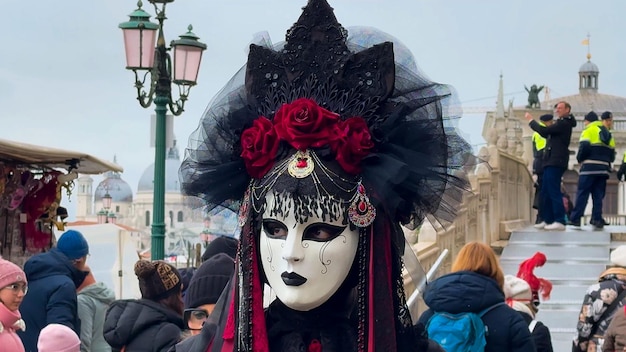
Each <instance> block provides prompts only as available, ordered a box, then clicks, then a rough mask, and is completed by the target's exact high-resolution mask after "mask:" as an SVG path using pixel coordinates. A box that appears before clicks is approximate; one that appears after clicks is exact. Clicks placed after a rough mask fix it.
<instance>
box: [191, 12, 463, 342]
mask: <svg viewBox="0 0 626 352" xmlns="http://www.w3.org/2000/svg"><path fill="white" fill-rule="evenodd" d="M369 34H370V33H359V34H357V35H353V34H352V33H349V32H348V31H346V30H345V29H344V28H343V27H342V26H341V25H340V24H339V23H338V22H337V20H336V18H335V16H334V14H333V9H332V8H331V7H330V6H329V5H328V3H327V2H326V1H325V0H309V3H308V4H307V6H306V7H304V9H303V13H302V15H301V16H300V18H299V19H298V21H297V22H296V23H295V24H294V25H293V26H292V28H291V29H290V30H289V31H287V35H286V41H285V43H284V45H281V46H272V45H271V44H266V45H256V44H252V45H251V46H250V52H249V56H248V61H247V64H246V66H245V67H244V68H242V69H241V70H240V71H239V72H238V73H237V74H236V75H235V76H234V77H233V78H232V79H231V81H230V82H229V83H228V85H227V86H226V87H225V88H224V89H222V91H221V92H220V93H219V94H218V96H217V97H216V98H215V99H214V100H213V101H212V103H211V104H210V106H209V108H208V109H207V111H206V112H205V114H204V116H203V118H202V120H201V122H200V126H199V128H198V129H197V130H196V132H194V134H193V135H192V136H191V138H190V142H189V147H188V148H187V150H186V155H185V160H184V161H183V164H182V166H181V169H180V178H181V182H182V186H183V190H184V192H185V193H186V194H187V195H193V196H196V197H199V198H201V199H203V200H204V202H205V204H206V205H207V207H208V208H209V209H212V208H215V207H217V206H222V207H227V208H230V209H232V210H234V211H240V217H241V225H242V232H241V236H242V237H241V247H240V252H239V261H238V271H239V273H240V275H239V276H238V278H237V281H238V283H237V284H236V285H233V290H234V293H233V295H232V297H229V299H230V300H232V306H233V307H235V308H233V309H232V310H233V311H231V312H230V315H229V318H228V319H227V320H228V323H225V326H226V327H225V328H224V329H225V330H224V333H223V335H224V336H223V338H224V341H225V342H224V344H232V345H233V348H234V350H243V351H252V350H254V351H263V350H267V341H266V340H267V333H266V331H265V328H264V327H261V325H263V324H262V322H263V321H264V320H263V319H262V315H263V312H262V308H261V292H260V285H261V283H260V281H259V280H260V278H261V276H262V273H261V272H260V269H259V262H258V256H257V251H258V248H257V245H258V244H257V242H256V241H257V240H256V239H257V238H258V233H259V231H260V222H259V219H258V217H259V213H260V210H259V209H258V207H255V206H256V205H258V204H257V203H258V201H259V200H260V199H263V196H264V195H265V194H266V193H267V192H268V191H269V190H273V191H278V192H283V193H285V192H286V193H289V194H291V196H292V197H293V198H294V199H295V200H296V201H298V199H300V200H301V199H302V197H304V198H307V197H309V198H310V197H312V196H313V197H317V198H319V199H321V200H320V201H319V202H318V204H317V205H316V206H322V207H327V208H329V209H330V208H333V209H339V210H338V211H339V212H344V213H346V214H348V217H349V218H350V221H351V222H352V224H354V225H355V226H357V227H359V228H360V236H361V241H360V245H359V246H360V247H359V254H358V256H359V258H357V259H358V260H359V262H358V267H359V278H358V281H359V282H358V291H359V295H358V296H359V297H358V313H359V314H358V315H359V317H358V320H359V322H358V329H357V330H358V348H357V350H358V351H374V350H377V351H378V350H403V349H402V346H403V345H406V343H405V342H406V341H405V340H406V339H410V337H407V336H409V335H410V332H409V330H410V329H411V322H410V317H409V316H408V311H407V310H406V304H405V302H404V293H403V289H402V277H401V269H402V261H401V259H400V256H401V254H402V253H403V252H404V247H403V245H404V238H403V232H402V230H401V228H400V226H399V225H400V224H404V225H405V226H408V227H410V228H415V227H416V226H418V225H419V224H421V222H422V221H423V220H424V218H425V217H427V216H428V217H432V219H433V220H435V221H439V222H443V223H446V222H449V221H452V220H453V219H454V216H455V210H456V208H457V205H458V203H459V202H460V201H461V195H462V190H463V189H465V186H466V183H465V181H464V180H463V179H461V178H458V177H456V176H455V174H456V171H457V170H459V169H460V168H461V167H462V166H463V165H462V164H463V161H464V160H465V157H466V156H467V155H469V153H470V151H469V147H468V145H467V144H466V143H465V142H464V141H463V139H462V138H460V137H459V136H458V135H456V133H455V130H454V128H452V127H450V125H449V124H448V123H447V119H449V118H451V117H453V116H449V111H448V107H449V104H450V103H451V102H452V98H453V97H452V90H451V88H450V87H448V86H445V85H441V84H438V83H434V82H431V81H429V80H428V79H426V78H425V77H423V76H421V75H419V73H418V72H416V70H414V69H411V67H409V66H407V65H403V64H400V63H398V58H396V57H395V55H394V53H395V52H394V49H395V48H394V44H393V43H392V42H388V41H386V42H380V43H364V42H363V39H364V37H366V36H368V35H369ZM372 44H373V45H372ZM305 181H306V182H308V183H309V184H312V185H313V186H312V187H309V188H311V189H312V190H309V191H304V192H302V187H305V186H303V184H304V183H306V182H305ZM318 186H319V187H318ZM327 186H328V187H327ZM293 189H297V190H299V193H304V194H299V195H295V196H294V195H293V193H294V192H292V191H291V190H293ZM320 189H321V190H320ZM327 189H332V191H325V190H327ZM254 192H258V193H257V194H255V193H254ZM290 192H291V193H290ZM296 193H297V192H296ZM337 193H345V194H337ZM325 199H330V200H328V201H327V200H325ZM334 202H338V204H339V208H337V206H336V204H335V203H334ZM301 203H306V202H301ZM320 204H321V205H320ZM327 210H328V209H327ZM328 212H329V216H333V215H332V211H330V210H329V211H328ZM305 213H306V211H303V214H305ZM301 216H305V215H302V214H301ZM370 268H374V269H371V270H370ZM372 293H373V294H372ZM374 298H376V302H377V303H376V305H373V306H372V305H370V303H371V302H373V300H374ZM370 307H373V308H371V309H370ZM374 317H375V319H374ZM224 319H225V318H224ZM233 319H234V320H233ZM373 324H376V327H375V328H374V326H373ZM235 325H236V326H237V328H236V329H235V328H234V326H235ZM231 328H232V331H231V330H229V329H231ZM403 341H405V342H403ZM407 341H408V340H407ZM220 345H221V343H220ZM390 346H392V347H391V348H390ZM394 346H395V347H394Z"/></svg>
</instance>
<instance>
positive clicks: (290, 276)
mask: <svg viewBox="0 0 626 352" xmlns="http://www.w3.org/2000/svg"><path fill="white" fill-rule="evenodd" d="M280 277H281V278H282V279H283V282H284V283H285V285H287V286H300V285H302V284H304V283H305V282H306V278H304V277H302V276H300V275H298V274H296V273H288V272H286V271H285V272H284V273H282V274H280Z"/></svg>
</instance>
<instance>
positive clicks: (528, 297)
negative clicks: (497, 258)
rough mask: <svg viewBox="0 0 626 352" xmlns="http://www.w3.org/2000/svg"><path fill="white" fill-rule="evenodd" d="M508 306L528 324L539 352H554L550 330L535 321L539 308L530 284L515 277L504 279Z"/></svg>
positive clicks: (509, 276) (507, 276) (508, 276)
mask: <svg viewBox="0 0 626 352" xmlns="http://www.w3.org/2000/svg"><path fill="white" fill-rule="evenodd" d="M504 297H505V298H506V304H508V305H509V307H511V308H513V309H515V310H516V311H517V312H518V313H519V314H520V315H521V317H522V318H523V319H524V321H525V322H526V323H527V324H528V330H529V331H530V334H531V336H532V337H533V341H534V342H535V347H536V348H537V352H553V349H552V338H551V337H550V329H548V327H547V326H545V325H544V324H543V323H542V322H540V321H538V320H536V319H535V315H536V314H537V311H538V308H537V306H536V305H535V304H534V303H533V292H532V290H531V288H530V285H529V284H528V282H526V281H524V280H523V279H520V278H519V277H516V276H513V275H506V276H505V277H504Z"/></svg>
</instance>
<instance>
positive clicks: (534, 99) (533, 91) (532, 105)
mask: <svg viewBox="0 0 626 352" xmlns="http://www.w3.org/2000/svg"><path fill="white" fill-rule="evenodd" d="M524 88H525V89H526V91H527V92H528V105H526V107H527V108H529V109H540V108H541V103H539V92H541V91H542V90H543V86H541V87H537V85H536V84H533V85H532V86H530V89H528V87H526V86H524Z"/></svg>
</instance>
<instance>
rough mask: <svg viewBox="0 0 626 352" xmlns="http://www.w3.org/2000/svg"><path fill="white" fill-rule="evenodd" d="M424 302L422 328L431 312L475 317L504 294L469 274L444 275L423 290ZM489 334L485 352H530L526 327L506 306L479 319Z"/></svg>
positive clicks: (482, 278) (488, 280) (484, 279)
mask: <svg viewBox="0 0 626 352" xmlns="http://www.w3.org/2000/svg"><path fill="white" fill-rule="evenodd" d="M424 302H426V304H427V305H428V307H429V309H428V310H427V311H425V312H424V313H423V314H422V315H421V316H420V318H419V320H418V322H420V323H423V324H424V325H427V324H428V320H429V319H430V318H431V317H432V316H433V314H434V312H448V313H452V314H458V313H463V312H474V313H479V312H480V311H482V310H484V309H486V308H488V307H491V306H493V305H495V304H497V303H500V302H504V293H503V292H502V289H501V288H500V287H498V284H497V283H496V281H495V280H493V279H491V278H489V277H487V276H484V275H481V274H477V273H475V272H471V271H459V272H455V273H451V274H447V275H444V276H442V277H440V278H438V279H437V280H435V281H433V282H432V283H430V284H428V285H427V286H426V290H425V291H424ZM483 323H484V324H485V326H486V327H487V329H488V331H489V333H488V334H487V336H486V340H487V346H486V347H485V352H503V351H507V352H534V351H536V349H535V344H534V343H533V340H532V337H531V336H530V331H529V330H528V324H526V322H525V321H524V319H523V318H522V317H521V316H520V315H519V313H518V312H516V311H515V310H513V309H512V308H511V307H509V306H507V305H506V304H501V305H499V306H497V307H495V308H493V309H492V310H490V311H488V312H487V313H486V314H485V315H483Z"/></svg>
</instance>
